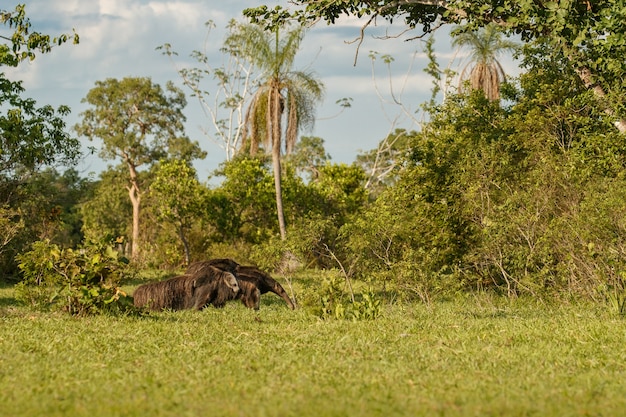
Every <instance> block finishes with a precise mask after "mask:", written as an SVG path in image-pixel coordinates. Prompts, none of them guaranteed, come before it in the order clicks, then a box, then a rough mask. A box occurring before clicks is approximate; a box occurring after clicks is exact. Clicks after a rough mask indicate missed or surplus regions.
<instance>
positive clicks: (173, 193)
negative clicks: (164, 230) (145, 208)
mask: <svg viewBox="0 0 626 417" xmlns="http://www.w3.org/2000/svg"><path fill="white" fill-rule="evenodd" d="M154 176H155V178H154V180H153V182H152V184H151V186H150V192H151V193H152V198H153V199H154V201H155V205H156V211H157V218H158V219H159V220H162V221H165V222H169V223H172V224H173V225H174V227H175V228H176V230H177V231H178V236H179V237H180V240H181V242H182V244H183V248H184V251H185V262H186V263H187V264H189V262H190V248H189V241H188V233H189V229H191V226H192V224H193V222H194V220H195V219H196V218H197V217H198V213H199V212H200V209H201V207H202V206H203V203H204V201H205V197H204V190H205V188H203V187H202V186H201V185H200V183H199V182H198V179H197V178H196V171H195V169H194V168H193V167H191V166H190V165H189V164H188V163H186V162H185V161H181V160H170V161H165V160H162V161H161V162H160V164H159V166H158V167H157V170H156V172H155V173H154Z"/></svg>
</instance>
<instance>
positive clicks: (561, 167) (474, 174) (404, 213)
mask: <svg viewBox="0 0 626 417" xmlns="http://www.w3.org/2000/svg"><path fill="white" fill-rule="evenodd" d="M528 64H529V73H527V74H524V75H523V76H522V77H521V79H520V80H519V86H518V89H517V90H516V91H511V90H507V92H506V94H507V97H509V98H513V99H514V101H513V102H512V104H511V105H510V106H509V107H507V108H499V106H497V105H495V104H493V103H489V101H488V100H486V99H485V98H484V97H481V96H480V94H472V95H470V96H469V97H461V96H457V97H454V96H451V97H448V99H447V100H446V101H445V102H444V103H443V104H442V105H441V106H438V107H435V108H433V109H432V110H431V120H430V122H429V123H428V124H427V125H426V127H425V128H424V129H423V130H422V131H421V132H419V133H418V134H416V135H415V137H414V138H413V140H412V142H411V144H410V149H411V151H410V153H409V155H408V158H407V159H406V161H404V163H403V164H402V166H403V168H402V170H401V171H400V174H399V179H398V181H397V182H396V183H395V185H394V186H392V187H390V188H388V189H387V190H385V191H384V192H383V193H382V194H381V195H380V196H379V197H378V198H377V200H376V201H375V202H374V203H373V204H372V205H371V206H369V207H368V208H367V209H366V210H365V211H364V213H363V214H362V215H361V216H358V217H356V218H354V219H353V220H352V221H350V222H349V223H347V224H346V225H345V226H344V227H343V228H342V229H341V235H340V238H341V239H342V240H343V241H344V242H345V244H344V246H345V247H346V248H347V249H348V251H347V253H348V257H347V259H348V260H349V261H348V262H349V263H350V264H351V265H354V266H355V274H356V275H357V276H360V277H370V279H374V280H377V281H382V283H383V285H385V286H387V285H388V286H389V287H388V288H394V289H400V290H404V291H408V292H409V293H413V294H416V295H417V296H418V297H419V298H421V299H422V300H423V301H425V302H430V301H429V300H431V299H432V296H433V295H434V294H437V293H438V292H440V291H442V290H444V289H447V290H448V292H455V291H458V290H461V289H463V288H466V289H470V288H473V289H484V288H494V289H496V290H498V291H502V292H504V293H506V294H508V295H510V296H518V295H520V294H532V295H535V296H541V297H543V296H546V295H547V294H550V293H552V292H555V291H556V292H559V293H568V294H574V295H576V296H584V297H589V298H597V299H603V297H606V295H607V294H609V293H610V294H614V295H612V296H611V297H613V298H614V299H616V300H617V304H616V305H617V307H616V309H617V310H619V297H617V298H616V297H615V294H618V295H619V294H620V292H619V291H620V290H619V289H620V288H621V287H622V285H623V281H622V278H621V277H622V273H623V271H625V270H626V264H625V263H624V261H623V259H624V256H623V254H624V244H623V242H624V236H626V235H625V234H624V227H623V221H622V220H621V217H620V216H619V215H618V216H617V217H616V216H615V214H614V213H623V211H624V210H625V209H626V207H625V206H624V203H623V201H624V197H623V191H622V188H623V187H624V172H625V168H626V165H625V162H626V158H625V151H626V149H625V148H624V142H623V138H622V137H621V135H620V134H619V133H618V132H616V131H615V130H612V129H611V127H610V125H609V123H610V121H609V120H607V118H606V117H604V114H605V113H604V110H603V108H602V105H601V104H599V103H597V101H596V100H595V97H594V95H593V94H592V93H591V92H587V91H586V90H585V88H584V85H583V84H582V83H581V82H580V80H577V79H576V74H575V73H574V72H573V71H571V70H570V71H568V70H567V66H562V65H564V64H565V65H567V60H566V59H562V60H561V61H548V60H532V59H531V60H529V61H528ZM606 288H611V289H617V292H613V293H611V292H606ZM598 291H599V292H598Z"/></svg>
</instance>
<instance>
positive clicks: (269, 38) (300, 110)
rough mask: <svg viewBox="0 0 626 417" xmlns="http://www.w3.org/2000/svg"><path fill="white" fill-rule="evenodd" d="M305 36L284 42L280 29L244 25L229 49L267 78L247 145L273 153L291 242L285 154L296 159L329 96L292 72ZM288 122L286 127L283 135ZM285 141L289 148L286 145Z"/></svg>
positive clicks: (293, 34) (289, 36)
mask: <svg viewBox="0 0 626 417" xmlns="http://www.w3.org/2000/svg"><path fill="white" fill-rule="evenodd" d="M303 35H304V32H303V30H302V29H294V30H291V31H288V32H287V33H286V34H285V36H283V37H281V36H280V28H279V27H278V26H277V27H275V28H274V29H273V30H272V31H266V30H263V28H261V27H260V26H258V25H239V26H238V30H236V31H234V32H233V33H231V34H230V36H229V38H228V39H227V41H226V42H227V43H228V44H230V45H236V46H237V47H238V49H236V50H234V51H233V52H234V53H235V54H237V55H238V56H241V57H243V58H245V59H246V60H248V61H250V62H251V63H252V64H253V65H254V66H255V67H256V68H258V69H259V71H261V73H262V79H263V81H262V83H261V85H260V86H259V87H258V89H257V91H256V93H255V94H254V95H253V97H252V99H251V102H250V103H249V105H248V109H247V112H246V117H245V120H244V123H245V130H244V136H243V138H244V141H243V144H244V145H245V146H247V147H248V149H249V152H250V153H251V154H254V153H256V151H257V150H258V148H259V146H260V144H263V145H264V146H265V149H266V150H268V151H270V150H271V153H272V167H273V172H274V187H275V191H276V211H277V214H278V225H279V229H280V235H281V238H282V239H283V240H284V239H285V236H286V233H287V232H286V226H285V215H284V211H283V201H282V186H281V149H282V147H283V144H284V146H285V151H286V153H287V154H290V153H291V152H292V151H293V149H294V146H295V144H296V141H297V138H298V133H299V131H300V130H301V129H302V128H305V127H311V126H312V125H313V122H314V120H315V104H316V102H318V101H320V100H321V98H322V96H323V85H322V84H321V82H319V81H318V80H317V79H316V78H315V77H314V74H313V73H311V72H304V71H295V70H293V69H292V67H293V63H294V59H295V56H296V53H297V52H298V49H299V47H300V42H301V41H302V37H303ZM283 117H284V118H285V120H286V126H285V129H284V131H283ZM283 136H284V143H283Z"/></svg>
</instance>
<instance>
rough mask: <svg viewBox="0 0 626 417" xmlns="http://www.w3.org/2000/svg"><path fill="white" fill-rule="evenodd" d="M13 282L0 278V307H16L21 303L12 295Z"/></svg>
mask: <svg viewBox="0 0 626 417" xmlns="http://www.w3.org/2000/svg"><path fill="white" fill-rule="evenodd" d="M14 286H15V283H12V282H6V281H3V280H0V308H5V307H17V306H19V305H21V304H22V303H20V302H19V301H18V300H17V299H16V298H15V297H14V296H13V287H14Z"/></svg>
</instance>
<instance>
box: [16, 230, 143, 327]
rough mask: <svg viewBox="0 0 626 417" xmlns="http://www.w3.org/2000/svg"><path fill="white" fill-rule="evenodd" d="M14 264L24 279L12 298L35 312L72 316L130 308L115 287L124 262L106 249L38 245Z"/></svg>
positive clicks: (123, 310) (102, 247)
mask: <svg viewBox="0 0 626 417" xmlns="http://www.w3.org/2000/svg"><path fill="white" fill-rule="evenodd" d="M17 261H18V262H19V265H18V266H19V268H20V270H21V271H22V273H23V275H24V279H23V281H21V282H20V283H19V284H18V285H17V287H16V298H17V299H18V300H20V301H23V302H24V303H26V304H29V305H31V306H33V307H35V308H38V309H48V308H56V309H60V310H63V311H66V312H68V313H70V314H73V315H88V314H97V313H104V312H125V311H127V310H128V309H130V308H131V305H132V302H131V299H130V297H129V296H127V295H126V294H125V293H124V292H123V291H122V290H120V288H119V286H118V284H119V283H120V281H121V279H122V277H123V274H124V273H125V272H126V271H127V267H126V266H127V264H128V260H127V259H125V258H123V257H121V256H120V255H119V253H118V252H117V251H115V250H114V249H113V248H112V247H111V246H110V245H102V244H92V245H86V246H85V247H83V248H80V249H61V248H59V246H57V245H55V244H51V243H50V241H47V240H46V241H38V242H35V243H34V244H33V245H32V250H31V251H29V252H26V253H24V254H22V255H19V256H17Z"/></svg>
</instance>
